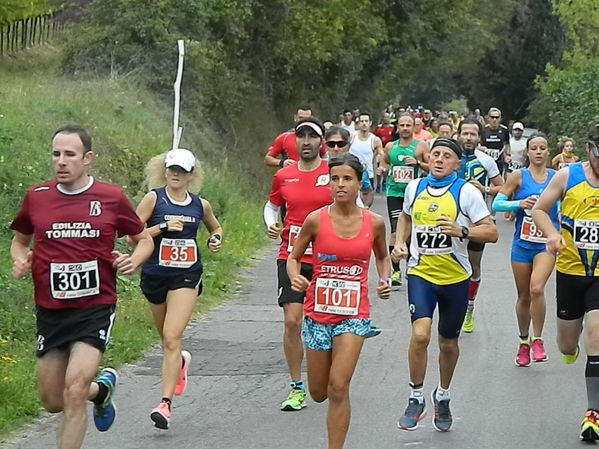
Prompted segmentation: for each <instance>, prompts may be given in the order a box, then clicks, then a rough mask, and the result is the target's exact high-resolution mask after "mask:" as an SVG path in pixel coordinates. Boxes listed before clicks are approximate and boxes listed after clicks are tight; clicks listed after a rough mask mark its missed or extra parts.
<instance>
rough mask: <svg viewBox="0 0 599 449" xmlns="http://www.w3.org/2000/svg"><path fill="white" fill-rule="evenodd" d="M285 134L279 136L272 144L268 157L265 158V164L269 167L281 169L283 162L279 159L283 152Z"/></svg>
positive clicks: (267, 153)
mask: <svg viewBox="0 0 599 449" xmlns="http://www.w3.org/2000/svg"><path fill="white" fill-rule="evenodd" d="M284 136H285V134H279V135H278V136H277V138H276V139H275V140H274V141H273V142H272V144H271V145H270V147H269V148H268V151H267V152H266V156H264V164H265V165H267V166H269V167H281V160H280V159H279V158H278V157H277V156H279V155H280V154H281V153H282V152H283V138H284Z"/></svg>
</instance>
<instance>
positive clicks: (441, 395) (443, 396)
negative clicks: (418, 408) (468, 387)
mask: <svg viewBox="0 0 599 449" xmlns="http://www.w3.org/2000/svg"><path fill="white" fill-rule="evenodd" d="M435 398H436V399H437V401H447V400H449V388H448V389H447V390H444V389H443V388H441V387H437V393H436V394H435Z"/></svg>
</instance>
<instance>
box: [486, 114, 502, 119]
mask: <svg viewBox="0 0 599 449" xmlns="http://www.w3.org/2000/svg"><path fill="white" fill-rule="evenodd" d="M489 118H495V119H497V120H499V119H500V118H501V117H499V116H498V115H490V116H489Z"/></svg>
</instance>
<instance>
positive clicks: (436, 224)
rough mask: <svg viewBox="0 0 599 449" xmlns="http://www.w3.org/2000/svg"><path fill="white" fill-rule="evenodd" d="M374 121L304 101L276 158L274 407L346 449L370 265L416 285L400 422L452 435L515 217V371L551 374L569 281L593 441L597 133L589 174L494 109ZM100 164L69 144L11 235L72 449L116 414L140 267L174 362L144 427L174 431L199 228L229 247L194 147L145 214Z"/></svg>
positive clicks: (87, 145)
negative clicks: (122, 302)
mask: <svg viewBox="0 0 599 449" xmlns="http://www.w3.org/2000/svg"><path fill="white" fill-rule="evenodd" d="M377 118H378V117H377ZM380 119H381V121H380V124H379V125H378V126H376V127H373V117H372V116H371V115H370V114H369V113H366V112H360V111H359V110H354V111H352V110H346V111H344V112H343V114H341V115H340V117H339V118H338V120H335V121H334V122H333V121H328V122H327V121H325V122H322V121H320V120H319V119H317V118H315V117H313V115H312V111H311V109H310V107H308V106H301V107H299V108H298V109H297V111H296V114H295V116H294V126H293V128H292V129H290V130H289V131H287V132H285V133H282V134H281V135H280V136H278V137H277V138H276V139H275V140H274V141H273V143H272V145H271V146H270V147H269V149H268V151H267V154H266V156H265V158H264V163H265V164H266V165H268V166H272V167H274V168H276V172H275V173H274V174H273V178H272V186H271V190H270V194H269V196H268V200H267V201H266V204H265V206H264V212H263V216H264V222H265V226H266V232H267V235H268V236H269V237H270V238H271V239H273V240H277V241H279V242H280V246H279V251H278V255H277V257H276V269H277V284H278V285H277V288H276V292H273V296H275V295H276V296H277V302H278V305H279V306H280V308H281V309H282V311H283V323H284V326H283V330H282V331H283V332H282V336H283V338H282V340H283V345H282V346H283V352H284V355H285V360H286V365H287V370H288V374H289V381H290V386H289V393H288V395H287V396H286V398H285V399H284V400H283V401H282V402H281V404H280V409H281V410H282V411H289V412H293V411H299V410H302V409H303V408H304V407H305V406H306V391H309V394H310V396H311V397H312V399H313V400H314V401H315V402H323V401H325V400H327V399H328V413H327V421H326V426H327V431H328V447H329V449H339V448H342V447H343V445H344V442H345V438H346V434H347V431H348V429H349V425H350V400H349V398H350V394H349V391H350V382H351V379H352V376H353V374H354V371H355V368H356V366H357V364H358V361H359V356H360V352H361V350H362V346H363V343H364V341H365V339H367V338H371V337H375V336H377V335H378V334H379V333H380V330H379V329H377V328H376V327H375V326H374V324H373V323H372V322H371V320H370V307H371V302H372V300H373V299H374V298H373V296H374V295H373V294H372V293H370V292H369V289H368V273H369V265H370V261H371V258H372V256H374V257H373V261H374V264H375V267H376V273H377V277H378V279H377V281H376V282H374V283H373V284H376V290H375V292H374V293H375V295H376V296H378V298H380V299H381V300H386V299H388V298H389V297H390V295H391V291H392V290H393V289H397V288H398V287H399V286H400V285H402V283H403V282H406V283H407V307H408V308H409V312H410V315H411V329H412V332H411V338H410V342H409V346H408V367H409V379H407V380H408V385H409V394H408V398H407V406H406V408H405V410H404V411H403V413H401V416H399V418H398V421H397V426H398V427H399V429H401V430H406V431H412V430H415V429H416V428H417V427H418V423H419V422H420V421H421V420H422V419H423V418H424V417H425V416H426V413H427V404H428V406H429V407H431V408H432V423H433V427H434V428H435V429H436V430H438V431H440V432H446V431H449V430H450V429H451V427H452V423H453V420H452V415H451V410H450V400H451V396H450V386H451V381H452V378H453V375H454V371H455V367H456V365H457V362H458V358H459V346H458V338H459V335H460V332H462V331H463V332H473V331H474V329H475V314H474V305H475V302H476V301H475V299H476V296H477V292H478V289H479V286H480V283H481V279H482V274H483V273H482V270H481V261H482V256H483V252H484V248H485V245H486V244H487V243H494V242H496V241H497V239H498V232H497V228H496V226H495V220H496V218H495V212H503V214H501V215H500V216H499V218H498V219H508V220H512V221H514V227H515V231H514V236H513V242H512V248H511V256H510V260H511V265H512V269H513V274H514V282H515V285H516V290H517V298H516V300H515V311H516V324H515V328H517V332H518V340H517V341H515V344H514V349H515V351H514V352H515V359H514V360H515V363H516V365H517V366H520V367H526V366H528V365H530V363H531V362H544V361H546V360H547V354H546V352H545V347H544V341H543V327H544V323H545V315H546V302H545V297H544V290H545V285H546V283H547V281H548V279H549V277H550V275H551V274H552V272H553V270H554V269H555V270H556V271H557V275H556V283H557V318H556V319H557V341H558V347H559V350H560V351H561V353H562V358H563V361H564V362H565V363H567V364H572V363H574V362H575V361H576V360H577V358H578V356H579V352H580V349H581V347H580V346H579V340H580V335H581V334H584V349H585V352H586V356H587V360H586V371H585V381H586V388H587V397H588V404H587V411H586V413H585V414H584V417H583V421H582V424H581V430H580V437H581V438H582V439H583V440H587V441H594V440H599V338H598V337H597V335H599V334H598V332H599V313H598V312H597V311H598V310H599V296H598V294H597V293H596V292H597V290H595V286H597V285H596V281H595V278H598V279H599V270H598V267H597V265H598V262H599V208H596V206H597V204H599V195H596V193H595V192H597V189H599V125H597V127H594V128H593V129H591V131H590V133H589V136H588V141H587V142H586V143H585V145H584V152H585V156H586V157H585V159H586V161H585V162H578V158H577V156H575V154H574V141H573V140H572V139H571V138H567V137H563V138H561V139H560V140H559V143H558V148H559V150H560V153H559V154H558V155H557V156H555V157H554V158H553V159H551V158H550V148H549V140H548V138H547V137H546V136H545V135H544V134H542V133H541V132H538V131H536V130H535V131H534V132H532V133H531V134H530V135H526V136H525V132H526V131H527V130H526V128H525V127H524V125H523V124H522V123H520V122H515V123H510V126H509V127H508V126H504V125H502V124H501V112H500V110H499V109H497V108H490V109H489V111H488V113H487V114H486V117H482V115H481V113H480V111H479V110H475V111H474V112H473V113H472V114H459V113H457V112H455V111H449V112H448V113H445V112H437V111H435V112H434V113H433V112H431V111H430V110H427V109H424V108H421V107H417V108H411V107H406V108H397V109H394V108H393V107H389V108H387V109H386V110H385V111H384V112H383V113H382V114H381V118H380ZM93 159H94V153H93V151H92V141H91V137H90V136H89V134H88V132H87V131H86V130H85V129H83V128H81V127H79V126H77V125H68V126H65V127H63V128H60V129H59V130H57V131H56V132H55V133H54V135H53V137H52V165H53V168H54V172H55V179H54V180H52V181H49V182H46V183H43V184H40V185H37V186H34V187H31V188H30V189H29V190H28V192H27V194H26V196H25V198H24V200H23V203H22V206H21V208H20V210H19V211H18V212H17V214H16V217H15V219H14V221H13V222H12V223H11V225H10V228H11V229H12V230H14V231H15V234H14V238H13V241H12V245H11V256H12V259H13V276H14V277H15V278H23V277H24V276H25V275H26V274H28V273H29V272H31V273H32V278H33V283H34V287H35V303H36V326H37V347H36V357H37V374H38V389H39V395H40V399H41V401H42V404H43V406H44V408H45V409H46V410H48V411H49V412H52V413H59V412H62V422H61V424H60V426H59V429H58V436H57V447H58V448H60V449H71V448H75V449H76V448H79V447H81V446H82V443H83V439H84V437H85V433H86V427H87V402H88V401H91V402H92V403H93V418H94V422H95V425H96V427H97V429H98V430H100V431H106V430H108V429H109V428H110V427H111V426H112V424H113V422H114V420H115V418H116V407H115V405H114V401H113V395H114V391H115V387H116V385H117V383H118V373H117V371H116V370H114V369H112V368H104V369H102V370H101V371H100V372H99V373H98V370H99V367H100V363H101V359H102V353H103V352H104V350H105V348H106V346H107V344H108V343H109V340H110V333H111V329H112V326H113V323H114V319H115V304H116V300H117V298H116V275H117V273H121V274H124V275H130V274H132V273H134V272H135V270H136V269H137V268H140V269H141V281H140V289H141V292H142V293H143V295H144V296H145V297H146V299H147V301H148V306H149V308H150V310H151V313H152V316H153V319H154V323H155V325H156V329H157V332H158V334H159V336H160V339H161V342H162V348H163V352H164V356H163V363H162V384H161V391H160V392H159V393H158V394H157V395H156V397H157V406H156V407H155V408H154V409H152V410H149V418H150V420H151V422H152V423H153V424H154V426H155V427H157V428H159V429H168V428H169V424H170V421H171V418H172V403H173V400H174V397H175V396H178V395H181V394H183V393H184V392H185V389H186V386H187V372H188V368H189V366H190V364H191V357H192V355H191V353H190V352H189V351H187V350H185V349H183V348H182V336H183V332H184V330H185V328H186V326H187V324H188V322H189V320H190V318H191V316H192V313H193V310H194V306H195V304H196V301H197V298H198V296H199V295H200V294H201V292H202V273H203V265H202V258H201V251H200V248H201V246H200V245H199V244H198V242H197V234H198V229H199V227H200V225H201V223H203V224H204V225H205V227H206V229H207V231H208V234H209V236H210V237H209V239H208V240H207V242H206V250H207V251H209V252H217V251H219V250H220V249H221V247H222V241H223V229H222V227H221V225H220V224H219V222H218V220H217V218H216V217H215V215H214V213H213V211H212V208H211V205H210V203H209V202H208V201H207V200H206V199H205V198H202V197H200V196H198V195H197V194H198V192H199V190H200V188H201V182H202V171H201V167H200V164H199V162H198V161H197V159H196V157H195V155H194V154H193V153H192V152H191V151H189V150H185V149H172V150H170V151H168V152H166V153H164V154H161V155H158V156H156V157H154V158H153V159H151V160H150V161H149V162H148V164H147V166H146V182H147V185H148V187H149V189H150V191H149V193H148V194H147V195H145V196H144V198H143V199H142V200H141V202H140V204H139V205H138V206H137V209H136V210H135V209H134V208H133V207H132V206H131V204H130V202H129V201H128V199H127V198H126V197H125V195H124V193H123V192H122V190H121V189H119V188H118V187H116V186H114V185H111V184H106V183H102V182H100V181H98V180H95V179H94V178H93V177H92V176H90V175H89V174H88V168H89V166H90V164H91V163H92V161H93ZM549 166H552V167H553V168H548V167H549ZM377 194H379V195H384V196H385V199H386V205H387V213H388V222H389V224H390V229H386V224H385V220H384V219H383V218H382V217H381V216H379V215H377V214H376V213H373V212H371V211H370V210H369V209H370V206H371V205H372V204H373V200H374V198H375V195H377ZM504 214H505V215H504ZM504 217H505V218H504ZM225 231H226V229H225ZM124 236H126V237H127V242H128V244H129V245H130V246H131V248H132V249H131V251H129V252H126V253H121V252H118V251H115V238H116V237H124ZM402 264H404V267H403V268H402ZM435 309H438V323H437V329H438V344H439V363H438V369H439V383H438V385H435V386H433V388H430V389H429V391H430V399H429V397H428V396H425V392H424V390H425V389H424V384H425V379H426V371H427V350H428V346H429V343H430V339H431V334H432V324H433V314H434V312H435ZM595 320H597V321H598V323H597V324H595ZM583 321H584V326H583ZM596 329H597V330H596ZM304 355H305V356H306V362H307V363H306V366H307V378H306V379H303V378H302V363H303V359H304Z"/></svg>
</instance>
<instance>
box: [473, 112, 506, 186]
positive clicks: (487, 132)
mask: <svg viewBox="0 0 599 449" xmlns="http://www.w3.org/2000/svg"><path fill="white" fill-rule="evenodd" d="M488 117H489V124H488V125H487V126H485V127H484V128H483V130H482V133H481V135H480V145H481V150H483V151H484V152H485V153H487V154H488V155H489V156H491V157H492V158H493V160H494V161H495V163H496V164H497V168H498V169H499V173H501V174H502V176H503V174H504V173H505V169H506V160H509V157H510V133H509V131H508V129H507V127H506V126H505V125H502V124H501V111H500V110H499V109H497V108H491V109H489V115H488Z"/></svg>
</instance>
